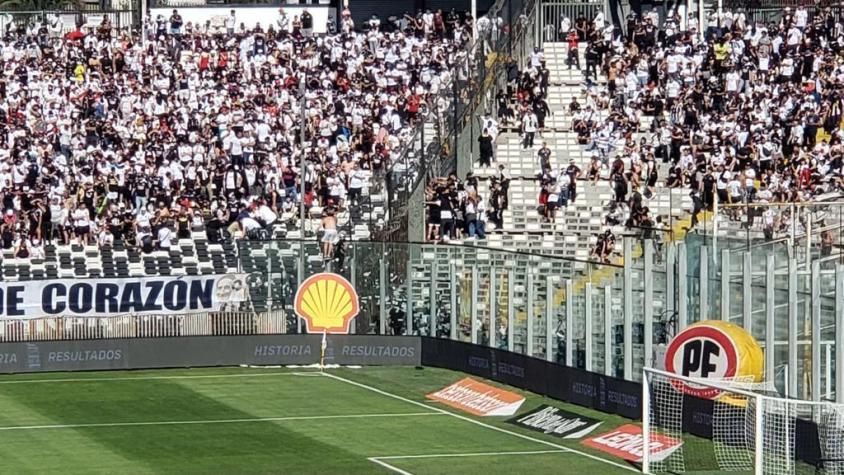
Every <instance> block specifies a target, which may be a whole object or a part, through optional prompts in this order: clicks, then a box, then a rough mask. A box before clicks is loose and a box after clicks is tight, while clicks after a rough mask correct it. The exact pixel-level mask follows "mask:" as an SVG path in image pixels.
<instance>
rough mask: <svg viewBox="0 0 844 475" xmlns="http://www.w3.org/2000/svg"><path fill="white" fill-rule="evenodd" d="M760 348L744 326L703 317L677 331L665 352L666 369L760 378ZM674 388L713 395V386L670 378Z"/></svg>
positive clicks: (712, 376)
mask: <svg viewBox="0 0 844 475" xmlns="http://www.w3.org/2000/svg"><path fill="white" fill-rule="evenodd" d="M762 361H763V357H762V349H761V348H760V347H759V344H758V343H757V342H756V340H755V339H753V337H752V336H751V335H750V334H749V333H747V332H746V331H745V330H744V329H743V328H741V327H739V326H738V325H734V324H732V323H728V322H723V321H714V320H713V321H704V322H698V323H695V324H694V325H691V326H689V327H688V328H686V329H685V330H683V331H682V332H680V333H678V334H677V336H676V337H674V339H673V340H671V343H670V344H669V345H668V350H667V351H666V352H665V369H666V370H667V371H669V372H672V373H675V374H679V375H681V376H687V377H690V378H699V379H721V380H723V379H732V378H736V377H741V378H742V379H745V380H751V381H759V380H761V377H762ZM672 384H673V385H674V386H675V387H677V389H679V390H681V391H683V392H684V393H686V394H690V395H692V396H696V397H700V398H706V399H715V398H717V397H718V396H720V395H721V391H720V390H718V389H715V388H711V387H706V386H701V385H695V384H692V383H686V382H682V381H678V380H675V381H672Z"/></svg>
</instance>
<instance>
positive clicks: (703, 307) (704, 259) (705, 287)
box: [695, 246, 709, 321]
mask: <svg viewBox="0 0 844 475" xmlns="http://www.w3.org/2000/svg"><path fill="white" fill-rule="evenodd" d="M698 283H699V284H700V295H699V297H700V301H699V305H700V308H699V309H698V316H697V320H695V321H701V320H708V319H709V255H708V253H707V249H706V246H701V247H700V276H699V278H698Z"/></svg>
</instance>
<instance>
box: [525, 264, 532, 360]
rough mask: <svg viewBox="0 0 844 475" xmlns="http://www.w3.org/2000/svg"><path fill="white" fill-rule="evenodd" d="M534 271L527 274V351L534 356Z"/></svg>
mask: <svg viewBox="0 0 844 475" xmlns="http://www.w3.org/2000/svg"><path fill="white" fill-rule="evenodd" d="M533 297H534V294H533V273H532V272H530V271H528V275H527V305H526V310H527V344H526V351H527V355H528V356H533V325H534V315H533V313H534V308H533Z"/></svg>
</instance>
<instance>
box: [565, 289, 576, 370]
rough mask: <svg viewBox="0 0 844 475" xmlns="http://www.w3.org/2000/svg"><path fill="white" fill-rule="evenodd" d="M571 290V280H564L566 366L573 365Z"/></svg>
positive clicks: (572, 307)
mask: <svg viewBox="0 0 844 475" xmlns="http://www.w3.org/2000/svg"><path fill="white" fill-rule="evenodd" d="M573 295H574V294H573V292H572V282H571V279H567V280H566V366H573V365H572V362H573V361H572V354H573V351H574V349H573V348H572V345H573V344H574V336H573V335H572V332H573V331H574V324H573V322H572V318H573V317H572V314H573V313H574V306H573V305H572V299H573Z"/></svg>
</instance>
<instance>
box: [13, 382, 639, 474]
mask: <svg viewBox="0 0 844 475" xmlns="http://www.w3.org/2000/svg"><path fill="white" fill-rule="evenodd" d="M308 371H313V370H304V369H248V368H209V369H191V370H162V371H132V372H98V373H60V374H59V373H52V374H29V375H14V376H0V473H14V474H18V473H32V474H43V473H62V474H73V473H86V474H89V473H96V474H135V473H139V474H140V473H179V474H194V473H196V474H249V473H283V474H311V473H312V474H364V473H367V474H368V473H386V474H388V473H400V474H405V475H406V474H414V475H419V474H484V475H493V474H507V475H513V474H520V473H525V474H531V475H539V474H546V473H548V474H550V473H575V474H583V475H592V474H594V475H597V474H613V473H627V472H630V471H636V470H635V467H633V466H631V465H628V464H626V463H625V462H624V461H622V460H620V459H611V458H608V457H606V456H605V455H603V454H601V453H600V452H595V451H591V450H590V449H588V448H586V447H583V446H581V445H580V444H579V441H574V440H561V439H558V438H555V437H552V436H546V435H545V434H541V433H538V432H533V431H529V430H525V429H522V428H520V427H517V426H514V425H512V424H508V423H506V422H504V420H503V418H493V417H486V418H477V417H474V416H469V415H468V414H464V413H461V412H458V411H456V410H453V409H451V408H448V407H446V406H443V405H440V404H438V403H433V402H430V401H427V400H426V399H425V394H427V393H429V392H431V391H433V390H436V389H439V388H442V387H444V386H447V385H449V384H451V383H453V382H455V381H457V380H459V379H461V378H462V377H463V376H465V375H463V374H461V373H456V372H453V371H446V370H440V369H432V368H425V369H414V368H397V367H380V368H377V367H371V368H362V369H345V368H344V369H334V370H330V371H326V374H324V375H320V374H319V373H317V372H308ZM491 384H495V385H497V386H501V385H498V384H496V383H491ZM511 390H513V391H517V392H522V393H523V394H525V395H526V397H527V400H526V401H525V404H524V405H523V406H522V408H521V409H520V412H523V411H527V410H530V409H532V408H533V407H535V406H537V405H539V404H543V403H545V404H553V405H555V406H557V407H561V408H564V409H567V410H570V411H572V412H576V413H579V414H583V415H587V416H591V417H595V418H599V419H603V420H605V421H606V422H605V423H604V424H603V425H602V426H601V427H599V429H598V431H597V432H595V433H596V434H597V433H599V432H600V431H604V430H610V429H612V428H615V427H616V426H618V425H621V424H623V423H624V422H626V421H624V420H623V419H620V418H617V417H610V416H607V415H606V414H602V413H597V412H594V411H590V410H587V409H584V408H581V407H576V406H570V405H566V404H564V403H561V402H558V401H552V400H548V399H544V398H542V397H541V396H537V395H534V394H530V393H526V392H523V391H518V390H516V389H512V388H511Z"/></svg>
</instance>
